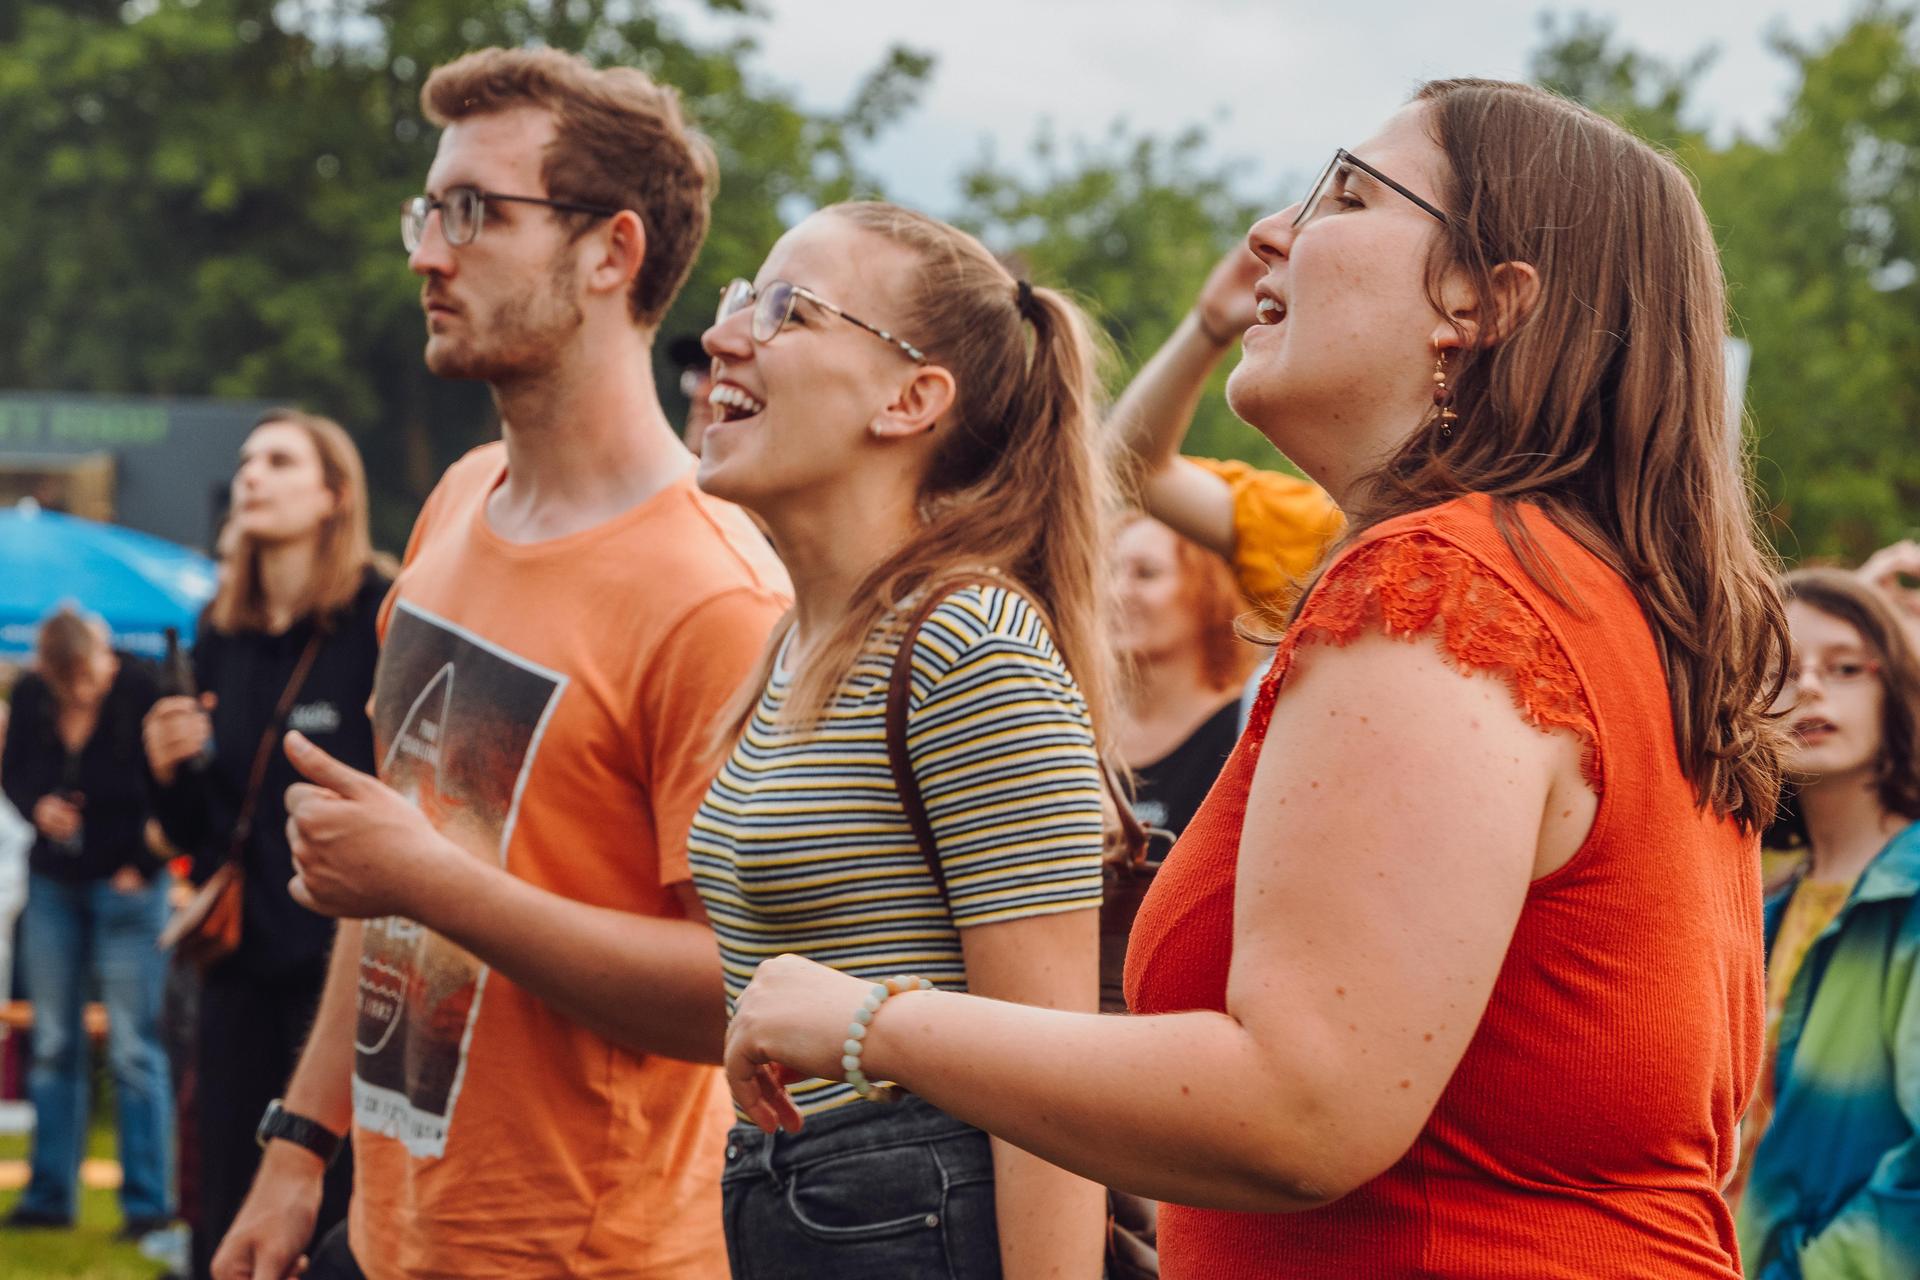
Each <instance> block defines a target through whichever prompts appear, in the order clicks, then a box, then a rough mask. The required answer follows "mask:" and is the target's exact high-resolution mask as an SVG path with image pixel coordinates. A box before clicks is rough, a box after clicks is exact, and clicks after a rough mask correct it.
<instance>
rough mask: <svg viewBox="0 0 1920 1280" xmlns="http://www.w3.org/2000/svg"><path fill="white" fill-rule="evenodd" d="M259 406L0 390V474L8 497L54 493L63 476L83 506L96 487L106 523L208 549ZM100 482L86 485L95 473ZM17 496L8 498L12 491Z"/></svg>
mask: <svg viewBox="0 0 1920 1280" xmlns="http://www.w3.org/2000/svg"><path fill="white" fill-rule="evenodd" d="M268 407H269V406H268V404H267V403H266V402H264V401H247V400H210V399H192V398H185V397H181V398H171V397H170V398H164V399H161V398H148V397H139V396H84V395H70V394H66V393H36V392H0V476H5V477H7V478H8V480H9V483H8V484H7V485H6V487H5V495H4V496H10V497H19V496H34V497H36V498H42V499H43V501H44V495H46V494H51V495H54V496H55V498H56V503H57V497H58V495H59V494H60V493H61V492H62V486H63V482H64V481H65V480H66V478H67V477H69V476H73V475H78V474H80V473H82V472H86V473H87V477H88V484H86V485H84V486H78V488H81V489H84V491H85V493H86V494H87V503H80V502H75V503H73V504H72V507H73V510H74V514H76V515H90V516H95V517H96V518H100V516H101V515H102V513H101V512H99V511H96V510H88V509H85V507H86V505H88V503H92V502H94V501H96V499H95V498H94V496H93V495H94V492H95V490H96V489H99V488H100V487H101V485H104V486H105V488H104V490H103V492H105V493H107V494H108V495H109V497H108V498H107V499H106V500H107V501H108V502H109V503H110V506H111V510H110V512H107V513H105V514H106V516H107V518H111V519H112V520H113V521H114V522H115V523H118V524H123V525H126V526H128V527H130V528H134V529H139V530H141V531H142V532H145V533H151V534H155V535H156V536H158V537H162V538H166V539H168V540H169V541H172V542H177V543H180V544H182V545H184V546H189V547H194V548H196V549H198V550H201V551H209V550H211V548H212V545H213V539H214V535H215V533H217V532H218V520H219V518H220V516H221V514H222V513H223V512H224V511H225V510H226V493H227V484H228V482H229V481H230V480H231V479H232V477H233V464H234V459H235V457H236V455H237V454H238V453H239V450H240V445H241V442H242V441H244V440H245V439H246V437H247V432H248V430H249V429H251V427H252V426H253V424H254V422H255V421H256V420H258V418H259V416H260V414H261V413H262V412H263V411H264V410H266V409H267V408H268ZM96 472H97V473H99V474H102V475H107V476H109V477H110V478H109V479H107V480H105V481H97V482H96V481H95V480H94V479H93V475H94V473H96ZM16 489H18V490H20V491H21V492H19V493H15V492H13V491H14V490H16Z"/></svg>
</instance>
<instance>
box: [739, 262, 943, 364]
mask: <svg viewBox="0 0 1920 1280" xmlns="http://www.w3.org/2000/svg"><path fill="white" fill-rule="evenodd" d="M802 298H804V299H806V300H807V301H808V302H811V303H812V304H813V305H814V306H816V307H819V308H820V309H821V310H822V311H825V312H828V313H830V314H832V315H836V316H839V317H840V318H841V319H842V320H845V321H846V322H847V323H848V324H851V325H857V326H858V327H860V328H862V329H865V330H866V331H867V332H868V333H870V334H872V335H873V336H874V337H876V338H879V339H880V340H881V341H882V342H888V343H892V344H893V345H894V346H896V347H898V348H900V350H902V351H904V352H905V353H906V354H907V358H908V359H910V360H912V361H913V362H914V363H915V364H925V363H926V362H927V355H926V352H924V351H922V350H920V348H918V347H916V346H914V345H913V344H912V343H911V342H907V341H905V340H903V339H901V338H896V337H894V336H893V335H892V334H891V333H888V332H887V331H886V330H885V329H882V328H880V327H879V326H878V325H872V324H868V323H867V322H866V321H865V320H862V319H860V317H858V316H850V315H848V314H847V313H846V312H845V311H844V310H842V309H841V308H840V307H839V306H837V305H835V304H834V303H831V302H828V301H827V300H826V299H825V298H823V297H821V296H820V295H819V294H817V293H815V292H814V291H813V290H811V289H809V288H807V287H805V286H804V285H797V284H793V283H791V282H789V281H786V280H769V281H768V282H767V287H766V288H764V289H755V288H754V286H753V282H752V281H751V280H734V281H731V282H730V283H729V284H728V285H727V287H726V288H724V289H722V290H721V291H720V306H719V307H718V308H717V309H716V310H715V311H714V314H713V322H714V323H715V324H722V323H724V322H725V321H726V320H727V319H728V318H730V317H732V316H736V315H738V314H740V313H741V312H742V311H745V310H746V309H747V308H748V307H752V308H753V328H752V332H753V340H754V341H755V342H759V343H763V344H764V343H768V342H772V341H773V338H774V335H775V334H777V333H779V332H780V331H781V330H782V329H784V328H786V327H787V322H788V321H790V320H792V319H793V308H794V304H795V303H796V302H798V301H799V300H800V299H802Z"/></svg>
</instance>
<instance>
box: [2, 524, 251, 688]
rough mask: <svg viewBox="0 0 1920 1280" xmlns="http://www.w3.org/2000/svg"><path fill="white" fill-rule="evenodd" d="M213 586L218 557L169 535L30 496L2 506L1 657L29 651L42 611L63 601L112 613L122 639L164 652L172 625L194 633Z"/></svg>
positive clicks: (147, 651) (110, 621) (153, 654)
mask: <svg viewBox="0 0 1920 1280" xmlns="http://www.w3.org/2000/svg"><path fill="white" fill-rule="evenodd" d="M213 589H214V576H213V561H211V560H209V559H207V557H205V556H203V555H201V554H200V553H199V552H197V551H190V550H188V549H187V548H185V547H182V546H176V545H175V544H174V543H171V542H168V541H167V540H166V539H164V538H156V537H154V536H153V535H151V534H146V533H140V532H137V531H136V530H133V529H123V528H121V527H120V526H119V525H113V524H101V523H100V522H99V521H97V520H82V519H80V518H79V517H77V516H68V515H61V514H59V513H58V512H54V511H43V510H41V509H40V507H39V506H38V504H36V503H35V502H34V501H33V500H32V499H26V500H23V501H22V502H21V503H20V504H19V505H18V506H15V507H12V508H0V658H18V657H21V656H23V655H26V654H29V653H32V652H33V640H34V635H35V633H36V632H37V631H38V629H39V626H40V622H41V620H42V619H43V618H45V617H46V616H47V615H48V614H49V613H52V612H53V611H54V609H55V608H57V607H59V606H60V605H61V604H63V603H71V604H74V605H76V606H78V607H79V608H81V609H84V610H86V611H87V612H89V613H94V614H98V615H99V616H100V617H101V618H103V619H105V620H106V623H107V626H108V627H109V628H111V629H112V631H113V643H114V646H115V647H116V648H119V649H124V650H126V651H128V652H130V653H138V654H142V655H144V656H146V657H150V658H158V657H161V656H163V655H164V654H165V652H166V635H165V629H166V628H167V627H176V628H178V629H179V631H180V638H181V642H182V643H190V642H191V641H192V639H193V626H194V621H195V619H196V618H198V617H199V614H200V610H201V608H202V606H204V605H205V604H206V603H207V601H209V600H211V599H212V598H213Z"/></svg>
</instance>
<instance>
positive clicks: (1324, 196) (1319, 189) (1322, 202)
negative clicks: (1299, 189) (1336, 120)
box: [1293, 147, 1453, 231]
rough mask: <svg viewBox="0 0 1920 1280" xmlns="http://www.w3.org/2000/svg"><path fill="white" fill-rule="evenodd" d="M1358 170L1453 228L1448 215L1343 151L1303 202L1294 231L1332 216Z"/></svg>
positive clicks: (1321, 175)
mask: <svg viewBox="0 0 1920 1280" xmlns="http://www.w3.org/2000/svg"><path fill="white" fill-rule="evenodd" d="M1355 169H1358V170H1359V171H1360V172H1361V173H1364V174H1366V175H1367V176H1368V177H1370V178H1372V179H1373V180H1374V181H1375V182H1378V183H1380V184H1381V185H1382V186H1386V187H1391V188H1392V189H1393V190H1395V191H1397V192H1399V193H1400V194H1401V195H1403V196H1405V197H1406V198H1407V199H1409V200H1411V201H1413V202H1414V203H1415V204H1417V205H1419V206H1420V207H1421V208H1422V209H1424V210H1426V211H1427V212H1428V213H1430V214H1432V215H1433V216H1434V217H1435V218H1438V219H1439V220H1440V225H1441V226H1443V227H1444V226H1451V225H1452V223H1453V220H1452V219H1451V218H1449V217H1447V215H1446V214H1444V213H1442V212H1440V210H1438V209H1436V208H1434V207H1433V206H1432V205H1430V204H1428V203H1427V202H1426V201H1425V200H1423V199H1421V198H1420V197H1419V196H1417V195H1415V194H1413V192H1411V191H1409V190H1408V189H1407V188H1405V187H1403V186H1401V185H1400V184H1399V183H1397V182H1395V181H1394V180H1393V179H1392V178H1389V177H1388V176H1387V175H1386V174H1384V173H1382V172H1380V171H1379V170H1378V169H1376V168H1374V167H1373V166H1372V165H1370V164H1368V163H1367V162H1366V161H1365V160H1362V159H1361V158H1360V157H1359V156H1356V155H1355V154H1353V152H1351V151H1349V150H1347V149H1346V148H1345V147H1341V148H1339V149H1338V150H1336V151H1335V152H1334V153H1333V159H1331V160H1329V161H1327V167H1326V168H1324V169H1322V170H1321V171H1320V177H1319V179H1318V180H1317V181H1316V182H1315V183H1314V184H1313V190H1311V191H1309V192H1307V198H1306V199H1305V200H1303V201H1301V202H1300V212H1299V213H1298V214H1296V215H1295V216H1294V219H1293V226H1294V230H1296V231H1297V230H1299V229H1300V228H1301V227H1304V226H1306V225H1307V224H1308V223H1309V222H1312V221H1314V220H1315V219H1316V218H1318V217H1319V216H1320V215H1321V214H1323V213H1331V212H1332V211H1333V210H1335V209H1337V208H1338V207H1339V202H1340V200H1341V198H1342V197H1343V196H1345V195H1346V191H1347V175H1348V174H1349V173H1350V172H1351V171H1352V170H1355Z"/></svg>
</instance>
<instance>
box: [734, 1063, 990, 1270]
mask: <svg viewBox="0 0 1920 1280" xmlns="http://www.w3.org/2000/svg"><path fill="white" fill-rule="evenodd" d="M720 1192H721V1206H722V1207H721V1213H722V1216H723V1218H724V1221H725V1227H726V1237H727V1257H728V1260H729V1261H730V1262H731V1263H732V1264H733V1276H734V1280H811V1278H812V1277H819V1278H820V1280H829V1278H831V1280H998V1278H999V1275H1000V1232H999V1228H998V1226H997V1225H996V1222H995V1219H994V1204H993V1152H992V1150H991V1149H990V1147H989V1146H988V1139H987V1135H986V1134H984V1133H982V1132H980V1131H979V1130H978V1129H975V1128H973V1127H972V1126H971V1125H966V1124H962V1123H961V1122H960V1121H958V1120H955V1119H953V1118H952V1117H951V1116H949V1115H947V1114H946V1113H945V1112H943V1111H940V1110H938V1109H937V1108H935V1107H934V1106H932V1105H931V1104H930V1103H927V1102H923V1101H921V1100H920V1099H918V1098H907V1099H906V1100H904V1101H902V1102H899V1103H897V1104H894V1105H891V1106H886V1105H879V1104H875V1103H869V1102H854V1103H849V1104H847V1105H846V1106H843V1107H838V1108H835V1109H834V1110H831V1111H827V1112H824V1113H823V1114H820V1115H816V1116H810V1117H808V1119H807V1123H806V1127H805V1128H803V1129H802V1130H801V1131H800V1132H799V1133H791V1134H790V1133H776V1134H772V1135H768V1134H764V1133H761V1132H760V1130H758V1129H756V1128H754V1127H753V1126H752V1125H735V1126H734V1128H733V1130H732V1131H731V1132H730V1133H728V1135H727V1164H726V1172H725V1173H724V1174H723V1175H722V1176H721V1183H720Z"/></svg>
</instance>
